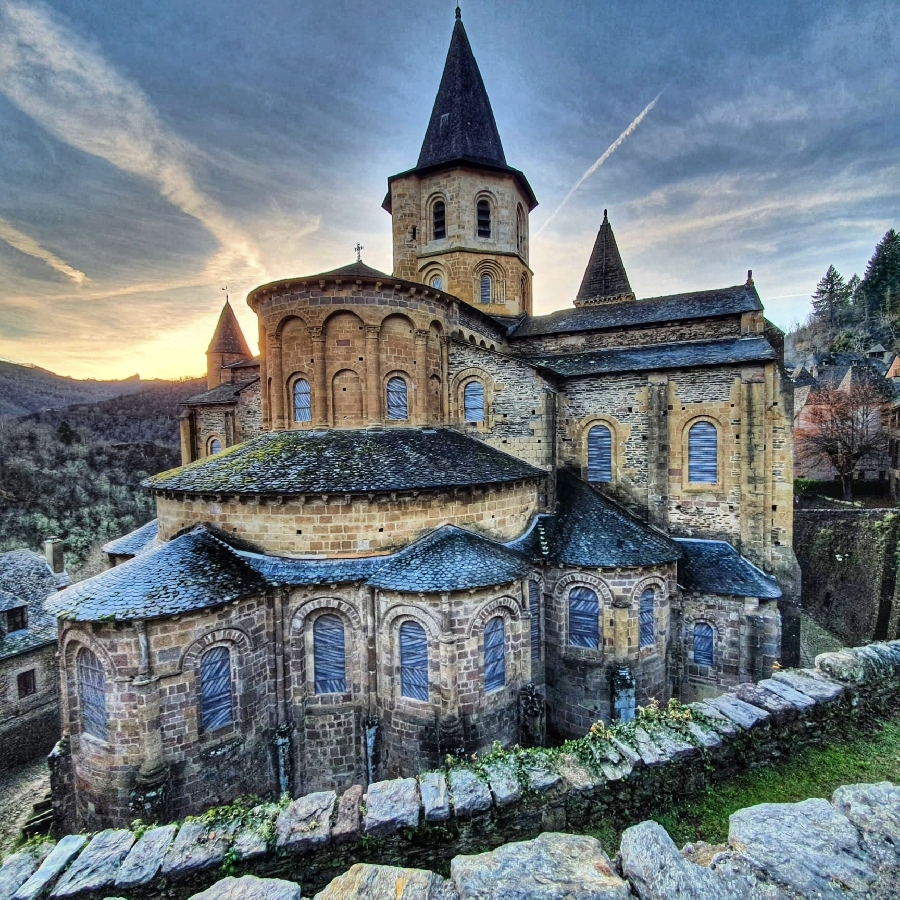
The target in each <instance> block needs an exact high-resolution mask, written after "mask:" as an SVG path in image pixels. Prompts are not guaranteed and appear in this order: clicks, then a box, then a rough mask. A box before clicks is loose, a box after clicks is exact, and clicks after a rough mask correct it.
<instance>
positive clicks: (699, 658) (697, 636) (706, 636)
mask: <svg viewBox="0 0 900 900" xmlns="http://www.w3.org/2000/svg"><path fill="white" fill-rule="evenodd" d="M694 665H695V666H706V667H707V668H710V669H711V668H712V666H713V630H712V626H711V625H707V623H706V622H696V623H695V624H694Z"/></svg>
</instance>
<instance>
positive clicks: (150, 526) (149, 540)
mask: <svg viewBox="0 0 900 900" xmlns="http://www.w3.org/2000/svg"><path fill="white" fill-rule="evenodd" d="M158 537H159V522H158V520H157V519H153V520H152V521H150V522H148V523H147V524H146V525H141V527H140V528H136V529H135V530H134V531H131V532H129V533H128V534H126V535H123V536H122V537H120V538H116V539H115V540H114V541H110V542H109V543H107V544H104V545H103V552H104V553H112V554H114V555H116V556H138V555H140V554H141V553H146V552H147V551H148V550H149V549H150V548H151V547H152V546H153V542H154V541H155V540H156V539H157V538H158Z"/></svg>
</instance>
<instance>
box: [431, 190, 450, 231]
mask: <svg viewBox="0 0 900 900" xmlns="http://www.w3.org/2000/svg"><path fill="white" fill-rule="evenodd" d="M431 215H432V222H433V225H434V239H435V240H436V241H442V240H443V239H444V238H445V237H447V221H446V211H445V209H444V201H443V200H438V201H437V203H435V204H434V206H433V207H432V210H431Z"/></svg>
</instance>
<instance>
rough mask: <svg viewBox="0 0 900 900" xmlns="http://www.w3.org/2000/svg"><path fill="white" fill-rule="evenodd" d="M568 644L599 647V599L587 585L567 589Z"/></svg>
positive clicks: (571, 645)
mask: <svg viewBox="0 0 900 900" xmlns="http://www.w3.org/2000/svg"><path fill="white" fill-rule="evenodd" d="M569 646H570V647H591V648H593V649H594V650H596V649H598V648H599V647H600V601H599V600H598V599H597V594H596V593H595V592H594V591H592V590H591V589H590V588H589V587H583V586H579V587H573V588H572V590H571V591H569Z"/></svg>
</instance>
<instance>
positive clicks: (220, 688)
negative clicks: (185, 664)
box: [200, 647, 233, 731]
mask: <svg viewBox="0 0 900 900" xmlns="http://www.w3.org/2000/svg"><path fill="white" fill-rule="evenodd" d="M232 721H233V715H232V691H231V651H229V649H228V648H227V647H211V648H210V649H209V650H207V651H206V653H204V654H203V656H201V657H200V722H201V724H202V726H203V730H204V731H215V730H216V729H217V728H223V727H224V726H226V725H230V724H231V723H232Z"/></svg>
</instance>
